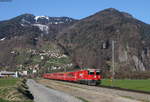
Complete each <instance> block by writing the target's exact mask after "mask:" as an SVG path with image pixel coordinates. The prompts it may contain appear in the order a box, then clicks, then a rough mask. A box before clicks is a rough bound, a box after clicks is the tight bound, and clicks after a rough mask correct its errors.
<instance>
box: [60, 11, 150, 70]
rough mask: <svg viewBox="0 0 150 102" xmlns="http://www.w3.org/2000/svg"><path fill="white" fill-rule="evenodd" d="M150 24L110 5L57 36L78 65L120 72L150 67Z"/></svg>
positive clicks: (149, 68) (148, 68)
mask: <svg viewBox="0 0 150 102" xmlns="http://www.w3.org/2000/svg"><path fill="white" fill-rule="evenodd" d="M149 39H150V25H148V24H145V23H143V22H141V21H139V20H137V19H135V18H133V17H132V16H131V15H130V14H128V13H124V12H120V11H118V10H116V9H113V8H110V9H105V10H103V11H101V12H98V13H96V14H94V15H92V16H89V17H87V18H84V19H82V20H80V21H79V22H77V23H75V24H74V25H72V26H71V27H70V28H69V29H67V30H65V31H64V32H62V33H61V34H59V36H58V37H57V40H58V42H59V44H60V45H61V46H63V47H64V49H65V51H66V53H68V54H69V55H71V56H72V58H73V61H74V63H75V64H77V65H79V66H81V67H85V66H86V67H92V68H100V69H104V70H105V71H106V70H110V69H111V68H112V67H111V66H112V63H111V60H112V41H115V49H114V50H115V67H116V72H121V71H128V72H129V71H146V70H150V64H149V63H150V46H149V44H150V40H149Z"/></svg>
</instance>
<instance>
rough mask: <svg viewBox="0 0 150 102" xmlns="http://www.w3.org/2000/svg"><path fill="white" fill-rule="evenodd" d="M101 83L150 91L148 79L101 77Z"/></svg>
mask: <svg viewBox="0 0 150 102" xmlns="http://www.w3.org/2000/svg"><path fill="white" fill-rule="evenodd" d="M101 85H105V86H114V87H120V88H125V89H133V90H141V91H148V92H150V80H146V79H145V80H144V79H143V80H129V79H115V80H113V81H112V80H110V79H103V80H102V83H101Z"/></svg>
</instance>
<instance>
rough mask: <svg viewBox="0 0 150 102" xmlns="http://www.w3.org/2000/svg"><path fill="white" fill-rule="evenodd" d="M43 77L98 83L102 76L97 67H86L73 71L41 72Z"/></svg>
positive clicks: (90, 83) (89, 83) (91, 83)
mask: <svg viewBox="0 0 150 102" xmlns="http://www.w3.org/2000/svg"><path fill="white" fill-rule="evenodd" d="M43 78H46V79H55V80H63V81H70V82H77V83H83V84H88V85H98V84H100V82H101V79H102V76H101V72H100V70H98V69H86V70H78V71H74V72H63V73H46V74H43Z"/></svg>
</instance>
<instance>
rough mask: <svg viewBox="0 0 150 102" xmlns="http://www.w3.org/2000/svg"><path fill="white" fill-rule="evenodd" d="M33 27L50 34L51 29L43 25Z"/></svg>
mask: <svg viewBox="0 0 150 102" xmlns="http://www.w3.org/2000/svg"><path fill="white" fill-rule="evenodd" d="M33 26H37V27H39V29H40V30H41V31H43V32H45V33H47V34H48V30H49V27H48V26H47V25H43V24H33Z"/></svg>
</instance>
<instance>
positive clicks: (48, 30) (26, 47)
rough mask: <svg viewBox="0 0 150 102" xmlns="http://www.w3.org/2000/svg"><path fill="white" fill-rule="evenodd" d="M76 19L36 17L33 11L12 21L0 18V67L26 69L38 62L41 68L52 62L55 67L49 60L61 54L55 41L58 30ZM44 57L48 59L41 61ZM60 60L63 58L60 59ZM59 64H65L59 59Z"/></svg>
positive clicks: (50, 65)
mask: <svg viewBox="0 0 150 102" xmlns="http://www.w3.org/2000/svg"><path fill="white" fill-rule="evenodd" d="M77 21H78V20H75V19H73V18H70V17H48V16H34V15H32V14H23V15H20V16H17V17H15V18H12V19H10V20H5V21H0V48H1V50H0V70H1V69H5V70H18V66H22V67H23V70H25V69H26V70H27V68H30V67H33V66H37V65H39V66H41V67H43V66H46V65H49V67H52V68H53V67H54V68H55V66H52V64H50V63H49V62H48V60H51V59H52V58H51V57H50V53H53V55H55V54H56V55H57V56H55V57H56V58H55V57H54V58H55V59H56V60H57V59H58V58H57V57H59V56H61V55H62V54H61V53H60V52H59V50H60V49H59V48H57V46H56V45H55V44H54V43H53V42H52V41H54V39H55V36H56V35H57V34H58V32H60V31H62V30H64V29H66V28H67V27H69V26H70V25H72V24H74V23H75V22H77ZM54 46H55V47H54ZM33 52H34V53H33ZM35 52H36V54H35ZM41 53H42V54H43V53H44V54H45V55H42V54H41ZM42 56H43V57H44V58H46V59H45V60H41V59H40V58H41V57H42ZM43 57H42V58H43ZM64 59H65V58H63V59H62V60H64ZM66 59H67V58H66ZM37 60H38V62H37ZM59 61H61V58H60V59H58V62H59ZM68 62H69V61H68ZM43 63H45V65H43ZM53 65H54V64H53ZM59 65H62V63H61V62H60V63H59ZM56 66H57V67H58V65H56ZM45 68H48V67H45ZM43 70H44V68H43Z"/></svg>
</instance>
